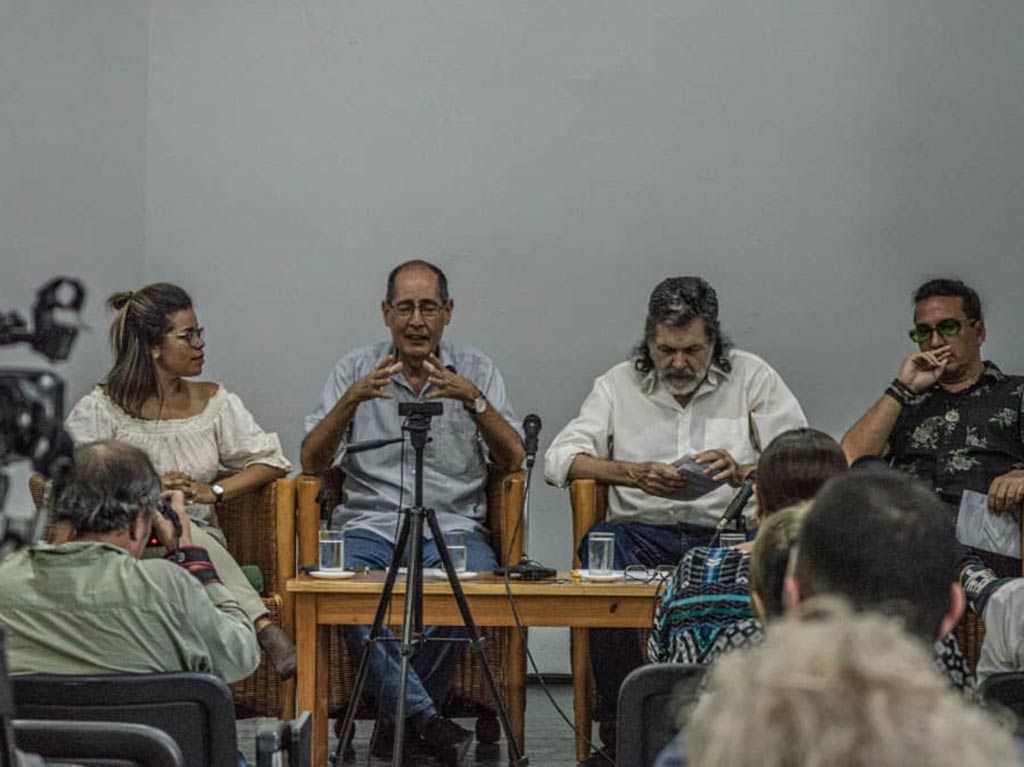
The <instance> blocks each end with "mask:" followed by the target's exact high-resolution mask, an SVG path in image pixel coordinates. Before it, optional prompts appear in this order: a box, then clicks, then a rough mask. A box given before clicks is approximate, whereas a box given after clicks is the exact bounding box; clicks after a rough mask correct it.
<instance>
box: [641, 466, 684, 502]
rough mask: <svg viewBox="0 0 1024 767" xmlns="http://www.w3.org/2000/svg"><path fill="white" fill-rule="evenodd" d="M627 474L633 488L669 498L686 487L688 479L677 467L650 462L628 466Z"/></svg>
mask: <svg viewBox="0 0 1024 767" xmlns="http://www.w3.org/2000/svg"><path fill="white" fill-rule="evenodd" d="M626 472H627V474H628V475H629V479H630V482H631V484H632V486H633V487H637V488H640V489H641V490H643V491H644V492H645V493H647V494H649V495H660V496H662V497H668V496H670V495H673V494H675V493H677V492H679V491H680V490H682V489H683V488H684V487H686V481H687V480H686V477H684V476H683V475H682V474H680V473H679V472H678V471H677V470H676V467H675V466H672V465H671V464H667V463H657V462H655V461H648V462H645V463H631V464H628V466H627V468H626Z"/></svg>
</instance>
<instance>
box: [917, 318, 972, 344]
mask: <svg viewBox="0 0 1024 767" xmlns="http://www.w3.org/2000/svg"><path fill="white" fill-rule="evenodd" d="M965 322H966V323H967V325H973V324H974V323H975V322H977V320H961V319H957V318H956V317H947V318H946V319H944V320H939V321H938V322H937V323H936V324H935V326H934V327H933V326H931V325H925V324H924V323H923V322H921V323H918V324H917V325H914V327H912V328H911V329H910V331H909V335H910V340H911V341H913V342H914V343H915V344H923V343H925V342H926V341H929V340H931V337H932V335H933V334H934V333H936V332H938V334H939V335H940V336H942V337H943V338H952V337H953V336H955V335H958V334H959V333H960V331H961V330H963V327H964V323H965Z"/></svg>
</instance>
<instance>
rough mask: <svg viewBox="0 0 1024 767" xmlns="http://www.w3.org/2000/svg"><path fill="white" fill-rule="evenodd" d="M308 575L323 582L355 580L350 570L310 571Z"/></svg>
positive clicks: (354, 575)
mask: <svg viewBox="0 0 1024 767" xmlns="http://www.w3.org/2000/svg"><path fill="white" fill-rule="evenodd" d="M309 574H310V575H312V576H313V577H314V578H323V579H324V580H325V581H343V580H345V579H346V578H355V577H356V574H355V573H354V572H352V571H351V570H329V571H326V572H325V571H323V570H311V571H310V573H309Z"/></svg>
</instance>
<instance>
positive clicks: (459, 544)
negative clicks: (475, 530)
mask: <svg viewBox="0 0 1024 767" xmlns="http://www.w3.org/2000/svg"><path fill="white" fill-rule="evenodd" d="M444 545H445V546H446V547H447V548H448V555H449V556H450V557H451V558H452V567H454V568H455V572H457V573H464V572H466V565H467V561H468V558H467V554H466V533H465V532H463V531H461V530H458V531H453V532H450V533H445V534H444Z"/></svg>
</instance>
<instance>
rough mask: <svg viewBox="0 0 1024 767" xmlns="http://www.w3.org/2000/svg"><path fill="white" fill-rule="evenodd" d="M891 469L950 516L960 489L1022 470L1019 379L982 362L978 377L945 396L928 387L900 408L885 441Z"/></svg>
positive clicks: (1023, 386)
mask: <svg viewBox="0 0 1024 767" xmlns="http://www.w3.org/2000/svg"><path fill="white" fill-rule="evenodd" d="M889 458H890V460H891V462H892V465H893V466H895V467H896V468H897V469H901V470H902V471H906V472H908V473H910V474H913V475H915V476H917V477H920V478H921V479H922V480H924V481H926V482H928V483H929V484H930V485H931V486H932V487H933V488H935V492H936V493H938V494H939V497H940V498H942V500H943V501H945V502H946V503H947V504H949V505H950V506H952V507H953V511H954V512H955V511H956V510H957V509H958V508H959V506H960V496H961V495H962V494H963V492H964V490H973V491H975V492H978V493H988V487H989V485H990V484H991V483H992V480H993V479H995V478H996V477H998V476H1000V475H1001V474H1005V473H1007V472H1008V471H1012V470H1014V469H1024V376H1008V375H1006V374H1005V373H1003V372H1002V371H1001V370H1000V369H999V368H998V367H996V365H995V364H993V363H992V362H988V361H986V362H985V370H984V372H983V373H982V374H981V378H979V379H978V382H977V383H975V384H974V385H973V386H971V387H970V388H968V389H964V390H963V391H960V392H956V393H955V394H954V393H950V392H947V391H946V390H944V389H942V388H941V387H939V386H934V387H932V388H931V389H929V390H928V391H926V392H924V393H923V394H920V395H919V396H917V397H916V398H915V400H914V401H913V402H912V403H911V405H910V406H909V407H906V408H904V409H903V412H902V413H901V414H900V417H899V420H898V421H897V422H896V426H895V427H894V428H893V431H892V434H891V435H890V437H889Z"/></svg>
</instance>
